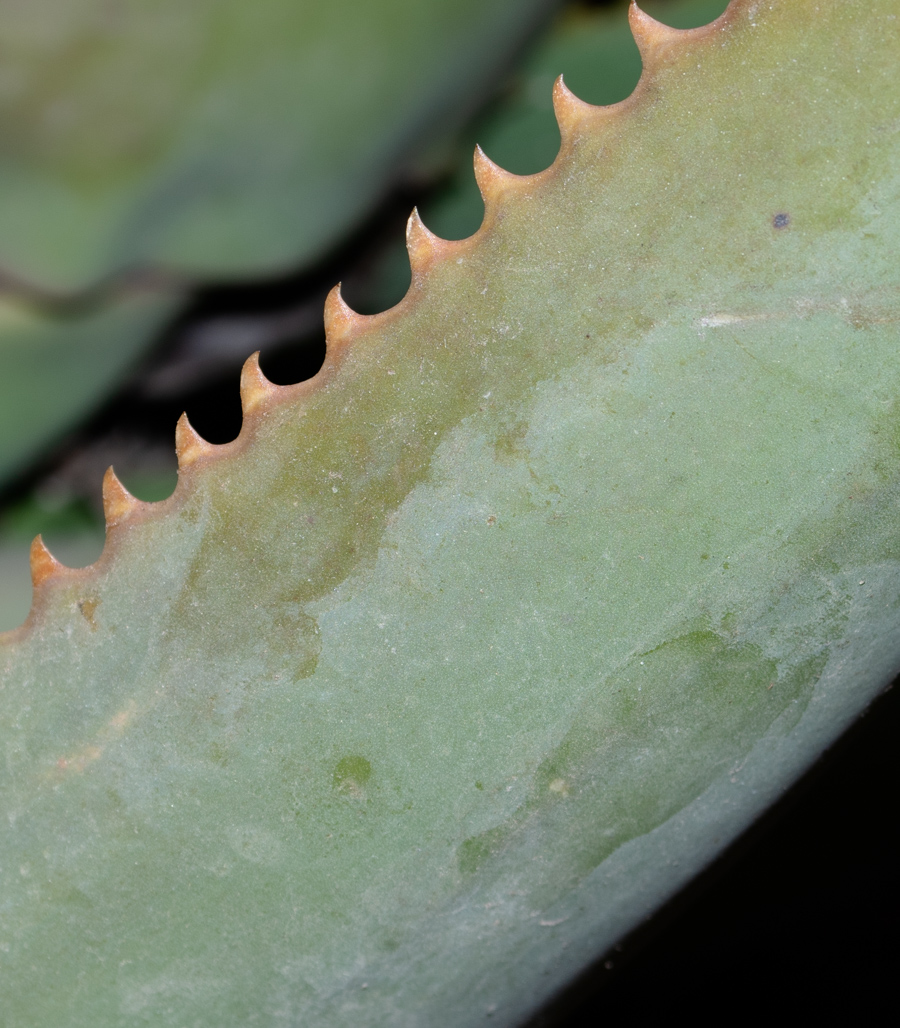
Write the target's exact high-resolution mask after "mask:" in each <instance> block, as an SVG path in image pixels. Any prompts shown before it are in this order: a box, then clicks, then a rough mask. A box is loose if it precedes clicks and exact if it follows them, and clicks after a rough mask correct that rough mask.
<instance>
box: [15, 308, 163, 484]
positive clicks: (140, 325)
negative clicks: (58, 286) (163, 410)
mask: <svg viewBox="0 0 900 1028" xmlns="http://www.w3.org/2000/svg"><path fill="white" fill-rule="evenodd" d="M182 302H183V300H182V297H181V296H180V295H179V293H178V292H171V291H167V292H156V291H152V292H148V291H144V292H131V293H130V294H129V293H126V294H124V295H122V296H120V297H118V298H117V299H116V300H113V301H110V302H108V303H106V304H104V305H102V306H100V307H99V308H98V309H96V310H91V311H89V312H84V313H71V314H52V313H49V312H47V311H46V310H42V309H41V308H39V307H33V306H31V305H27V304H25V303H23V302H22V301H20V300H17V299H14V298H12V297H10V296H6V297H3V296H0V482H2V481H4V480H6V479H8V478H9V476H10V475H13V474H15V473H17V472H19V471H21V470H22V469H23V468H24V467H25V465H26V464H27V462H28V461H29V460H30V459H32V458H33V457H34V456H35V455H36V454H37V453H38V452H39V451H40V450H41V449H42V448H43V447H45V446H46V445H47V444H48V443H50V442H52V441H53V440H54V438H55V437H57V436H58V435H60V434H61V433H62V432H63V431H65V430H66V429H67V428H69V426H70V425H71V424H72V422H73V421H74V420H75V419H77V418H78V417H81V416H83V415H84V412H85V411H86V410H88V409H89V408H90V407H92V406H93V405H95V404H96V403H97V401H98V399H99V398H100V397H102V396H104V395H105V394H106V393H108V392H109V391H110V390H111V389H112V388H113V387H114V386H116V385H117V384H118V383H119V382H120V381H121V379H122V377H123V375H124V374H125V373H126V372H127V371H128V369H129V367H130V366H131V365H132V364H133V363H134V361H135V360H136V358H137V356H138V354H140V352H141V351H142V350H143V349H144V347H145V346H146V344H147V341H148V340H149V339H152V338H153V336H154V335H155V334H156V333H157V332H158V331H159V329H160V327H161V326H162V325H163V324H165V322H166V321H167V320H168V319H169V318H171V317H172V316H173V314H174V313H175V311H176V310H177V309H178V307H179V306H180V305H181V303H182Z"/></svg>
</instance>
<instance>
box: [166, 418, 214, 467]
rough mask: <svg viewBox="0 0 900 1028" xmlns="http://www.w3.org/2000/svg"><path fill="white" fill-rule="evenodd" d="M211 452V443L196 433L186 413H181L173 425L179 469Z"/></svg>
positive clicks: (207, 455)
mask: <svg viewBox="0 0 900 1028" xmlns="http://www.w3.org/2000/svg"><path fill="white" fill-rule="evenodd" d="M212 452H213V446H212V443H208V442H207V441H206V440H205V439H204V438H203V437H202V436H199V435H197V433H196V432H195V431H194V429H193V428H192V427H191V423H190V421H188V416H187V414H182V415H181V417H180V418H179V419H178V424H177V425H176V426H175V455H176V456H177V457H178V469H179V471H180V470H181V469H182V468H186V467H189V466H190V465H191V464H193V463H194V461H197V460H199V459H200V458H201V457H209V456H210V455H211V454H212Z"/></svg>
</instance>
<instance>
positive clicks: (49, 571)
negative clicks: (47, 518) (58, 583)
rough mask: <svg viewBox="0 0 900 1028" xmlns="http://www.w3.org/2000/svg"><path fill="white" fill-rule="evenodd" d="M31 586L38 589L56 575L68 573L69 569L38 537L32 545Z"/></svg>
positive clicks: (37, 536)
mask: <svg viewBox="0 0 900 1028" xmlns="http://www.w3.org/2000/svg"><path fill="white" fill-rule="evenodd" d="M30 559H31V584H32V586H33V587H34V588H35V589H37V588H38V587H39V586H41V585H42V584H43V583H44V582H46V581H47V579H48V578H52V577H53V576H54V575H58V574H60V572H63V571H68V570H69V569H68V568H67V567H66V565H65V564H61V563H60V562H59V561H58V560H57V559H56V557H54V556H53V554H52V553H51V552H50V551H49V550H48V549H47V547H46V546H45V545H44V540H43V539H42V538H41V537H40V536H39V535H36V536H35V537H34V542H33V543H32V544H31V555H30Z"/></svg>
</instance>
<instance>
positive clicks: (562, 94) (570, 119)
mask: <svg viewBox="0 0 900 1028" xmlns="http://www.w3.org/2000/svg"><path fill="white" fill-rule="evenodd" d="M596 110H597V108H596V107H595V106H594V105H593V104H589V103H585V101H584V100H581V99H580V98H579V97H577V96H576V95H575V94H574V93H573V92H572V90H571V89H569V87H568V86H567V85H566V84H565V82H564V81H563V77H562V75H560V76H559V78H558V79H557V80H556V81H555V82H554V83H553V113H554V114H555V115H556V123H557V124H558V125H559V134H560V136H562V139H563V142H565V141H566V139H567V138H568V137H569V136H571V135H572V133H573V132H574V131H575V130H576V129H577V128H578V124H579V122H581V120H582V119H583V118H584V116H585V115H586V114H590V113H592V112H594V111H596Z"/></svg>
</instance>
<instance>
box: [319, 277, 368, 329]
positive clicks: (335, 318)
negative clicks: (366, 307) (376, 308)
mask: <svg viewBox="0 0 900 1028" xmlns="http://www.w3.org/2000/svg"><path fill="white" fill-rule="evenodd" d="M362 320H363V317H362V315H361V314H357V313H356V311H355V310H352V309H351V308H350V307H348V306H347V304H346V302H345V300H344V298H343V296H341V284H340V282H338V284H337V285H336V286H334V287H333V288H332V290H331V292H330V293H329V294H328V296H327V297H326V298H325V340H326V342H328V343H345V342H348V341H349V339H350V338H351V336H353V334H354V332H355V331H356V330H357V329H358V327H359V325H360V324H361V322H362Z"/></svg>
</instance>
